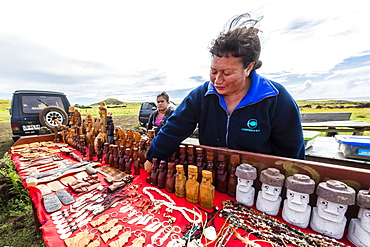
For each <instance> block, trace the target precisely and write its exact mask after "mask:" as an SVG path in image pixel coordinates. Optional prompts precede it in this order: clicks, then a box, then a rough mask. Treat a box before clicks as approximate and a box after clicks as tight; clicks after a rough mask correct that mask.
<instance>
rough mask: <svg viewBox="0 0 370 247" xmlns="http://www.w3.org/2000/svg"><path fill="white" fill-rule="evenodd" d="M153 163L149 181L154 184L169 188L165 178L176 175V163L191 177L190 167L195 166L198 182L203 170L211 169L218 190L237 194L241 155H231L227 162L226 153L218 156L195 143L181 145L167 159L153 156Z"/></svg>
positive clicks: (200, 179)
mask: <svg viewBox="0 0 370 247" xmlns="http://www.w3.org/2000/svg"><path fill="white" fill-rule="evenodd" d="M152 163H153V164H152V169H151V172H150V174H149V179H148V182H149V183H150V184H151V185H153V186H158V187H159V188H166V189H167V186H166V185H168V184H167V183H166V182H165V178H168V177H172V176H175V174H176V171H175V170H176V165H182V167H183V169H184V175H185V177H186V178H188V179H189V167H190V166H195V167H196V168H197V178H196V179H197V182H198V183H201V182H202V179H203V171H209V172H210V174H211V175H212V185H213V186H214V187H215V189H216V190H217V191H218V192H221V193H227V194H228V195H229V196H231V197H234V198H235V196H236V184H237V177H236V176H235V171H236V168H237V166H238V165H240V156H239V155H231V156H230V160H229V162H227V156H226V155H224V154H218V155H217V158H216V154H215V152H213V151H208V150H204V149H203V148H201V147H197V148H195V147H194V146H193V145H187V146H185V145H180V146H179V149H178V150H177V151H176V152H175V153H174V154H173V155H172V156H171V157H169V158H168V160H167V161H164V160H161V161H159V160H158V159H157V158H153V160H152ZM229 164H230V169H229ZM169 192H173V189H170V191H169Z"/></svg>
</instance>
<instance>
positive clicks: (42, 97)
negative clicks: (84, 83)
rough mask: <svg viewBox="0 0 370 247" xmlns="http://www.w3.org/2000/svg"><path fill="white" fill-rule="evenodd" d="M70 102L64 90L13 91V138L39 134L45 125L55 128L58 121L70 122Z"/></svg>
mask: <svg viewBox="0 0 370 247" xmlns="http://www.w3.org/2000/svg"><path fill="white" fill-rule="evenodd" d="M69 107H70V103H69V101H68V99H67V96H66V95H65V94H64V93H62V92H53V91H37V90H17V91H15V92H14V93H13V98H12V103H11V109H9V112H10V115H11V117H10V124H11V128H12V132H13V140H14V141H16V140H17V139H18V138H19V137H20V136H24V135H38V134H40V129H42V127H43V126H45V127H46V128H47V129H50V130H53V129H54V126H57V125H58V123H57V122H56V121H54V119H57V120H58V122H59V123H61V124H63V125H67V124H68V111H69Z"/></svg>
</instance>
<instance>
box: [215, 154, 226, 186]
mask: <svg viewBox="0 0 370 247" xmlns="http://www.w3.org/2000/svg"><path fill="white" fill-rule="evenodd" d="M217 160H218V164H217V171H216V182H215V183H216V190H217V191H219V192H222V193H226V191H227V180H228V177H229V174H228V172H227V163H226V156H225V155H223V154H219V155H218V156H217Z"/></svg>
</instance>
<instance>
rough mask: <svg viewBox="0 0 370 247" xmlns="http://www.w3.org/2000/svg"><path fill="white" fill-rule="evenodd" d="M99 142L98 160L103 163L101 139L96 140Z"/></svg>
mask: <svg viewBox="0 0 370 247" xmlns="http://www.w3.org/2000/svg"><path fill="white" fill-rule="evenodd" d="M96 139H97V140H98V152H97V158H98V161H99V162H102V158H103V142H102V140H101V138H96Z"/></svg>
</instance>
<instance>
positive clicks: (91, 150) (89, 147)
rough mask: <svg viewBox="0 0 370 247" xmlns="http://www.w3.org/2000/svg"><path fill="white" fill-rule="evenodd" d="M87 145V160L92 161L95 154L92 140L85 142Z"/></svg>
mask: <svg viewBox="0 0 370 247" xmlns="http://www.w3.org/2000/svg"><path fill="white" fill-rule="evenodd" d="M87 147H88V150H89V161H93V159H94V155H95V148H94V141H93V140H91V142H90V143H88V144H87Z"/></svg>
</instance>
